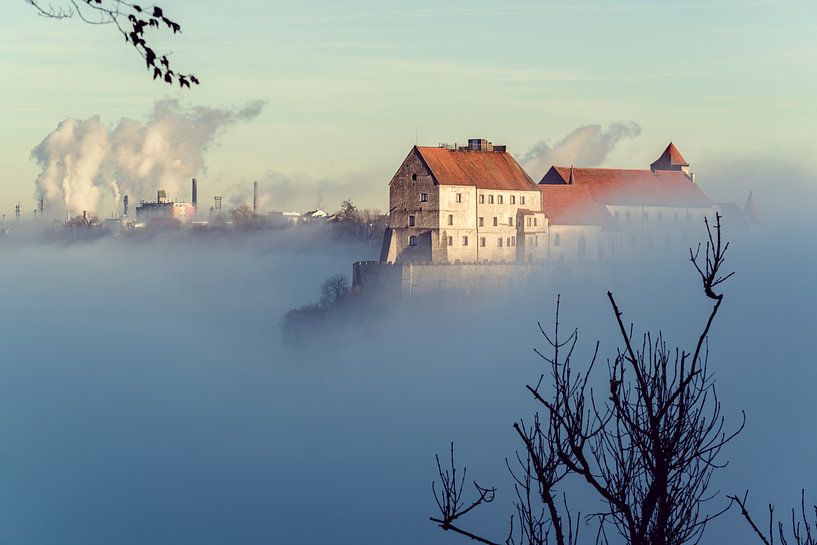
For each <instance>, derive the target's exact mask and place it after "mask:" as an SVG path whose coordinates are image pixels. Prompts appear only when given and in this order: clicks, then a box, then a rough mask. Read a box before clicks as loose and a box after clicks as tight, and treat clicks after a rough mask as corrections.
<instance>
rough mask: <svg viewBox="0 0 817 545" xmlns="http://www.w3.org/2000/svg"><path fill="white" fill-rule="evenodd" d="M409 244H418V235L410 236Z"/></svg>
mask: <svg viewBox="0 0 817 545" xmlns="http://www.w3.org/2000/svg"><path fill="white" fill-rule="evenodd" d="M409 246H417V237H416V236H414V235H411V236H410V237H409Z"/></svg>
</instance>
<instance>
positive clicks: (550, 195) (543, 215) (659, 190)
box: [380, 139, 716, 263]
mask: <svg viewBox="0 0 817 545" xmlns="http://www.w3.org/2000/svg"><path fill="white" fill-rule="evenodd" d="M714 210H716V205H715V204H714V203H712V202H711V201H710V200H709V198H708V197H707V196H706V195H705V194H704V192H703V191H702V190H701V189H700V187H698V185H697V184H695V180H694V175H693V174H690V172H689V163H687V162H686V160H684V158H683V157H682V156H681V154H680V152H679V151H678V149H677V148H676V147H675V146H674V145H673V144H669V146H667V148H666V149H665V150H664V153H662V154H661V156H660V157H659V158H658V159H657V160H656V161H654V162H653V163H652V164H651V165H650V168H649V169H644V170H632V169H602V168H574V167H572V166H552V167H551V168H550V170H548V171H547V172H546V173H545V174H544V176H543V177H542V179H541V180H540V181H539V183H538V184H537V183H534V181H533V180H532V179H531V178H530V177H529V176H528V175H527V174H526V173H525V171H524V170H523V169H522V167H521V166H520V165H519V164H518V163H517V162H516V160H515V159H514V158H513V157H512V156H511V155H510V154H509V153H508V152H507V150H506V149H505V146H494V145H492V144H491V142H488V141H487V140H483V139H471V140H469V141H468V146H466V147H459V148H448V147H422V146H415V147H414V148H412V150H411V151H410V152H409V154H408V156H407V157H406V159H405V160H404V161H403V163H402V165H400V168H399V169H398V170H397V173H396V174H395V175H394V177H393V178H392V180H391V182H390V184H389V228H388V230H387V231H386V235H385V238H384V241H383V250H382V253H381V259H380V260H381V262H384V263H400V262H415V263H418V262H422V263H502V262H504V263H510V262H541V261H604V260H613V259H621V258H625V259H626V258H633V257H638V256H639V255H640V254H642V253H643V252H647V251H655V252H660V251H661V248H662V247H663V246H667V245H672V246H675V245H674V244H672V242H674V241H677V242H681V241H682V240H681V239H684V238H688V237H689V236H690V231H693V229H692V228H691V227H692V226H695V227H699V226H700V225H702V219H703V217H704V216H706V215H712V213H713V211H714Z"/></svg>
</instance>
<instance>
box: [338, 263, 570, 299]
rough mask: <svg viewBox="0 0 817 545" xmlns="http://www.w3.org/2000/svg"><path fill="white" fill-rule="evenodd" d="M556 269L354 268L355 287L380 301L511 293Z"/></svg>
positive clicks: (501, 266) (509, 265)
mask: <svg viewBox="0 0 817 545" xmlns="http://www.w3.org/2000/svg"><path fill="white" fill-rule="evenodd" d="M553 268H554V265H550V264H541V263H539V264H521V263H493V264H490V265H488V264H476V263H465V264H457V265H453V264H452V265H448V264H431V263H396V264H391V263H378V262H376V261H358V262H357V263H355V264H354V265H353V276H352V277H353V282H352V283H353V286H354V288H355V289H359V290H361V291H362V292H364V293H367V294H370V295H374V296H377V297H395V298H396V297H417V296H421V295H425V294H430V293H436V292H448V293H454V292H460V293H466V294H471V293H474V294H476V293H481V292H485V291H497V290H507V289H509V288H511V287H513V286H517V285H519V284H521V283H524V282H527V281H529V280H530V279H532V278H534V277H541V276H542V275H543V274H547V273H549V272H551V271H552V270H553Z"/></svg>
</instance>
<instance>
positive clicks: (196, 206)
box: [191, 178, 199, 208]
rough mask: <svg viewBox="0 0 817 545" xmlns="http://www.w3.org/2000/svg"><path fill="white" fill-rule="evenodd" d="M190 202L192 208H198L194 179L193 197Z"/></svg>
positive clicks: (197, 195) (194, 180)
mask: <svg viewBox="0 0 817 545" xmlns="http://www.w3.org/2000/svg"><path fill="white" fill-rule="evenodd" d="M191 202H192V203H193V208H198V206H199V194H198V192H197V191H196V179H195V178H193V195H192V200H191Z"/></svg>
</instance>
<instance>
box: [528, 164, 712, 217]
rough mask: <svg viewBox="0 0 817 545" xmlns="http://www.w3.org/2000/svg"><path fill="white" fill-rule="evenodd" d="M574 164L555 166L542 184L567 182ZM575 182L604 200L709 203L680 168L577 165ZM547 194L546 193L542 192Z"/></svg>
mask: <svg viewBox="0 0 817 545" xmlns="http://www.w3.org/2000/svg"><path fill="white" fill-rule="evenodd" d="M570 170H571V167H562V166H553V167H550V170H548V171H547V173H546V174H545V175H544V177H543V178H542V181H540V182H539V184H540V185H568V180H569V179H570ZM573 185H575V186H579V187H581V186H584V187H587V189H588V190H589V191H590V194H591V196H592V197H593V199H594V200H595V201H596V202H598V203H602V204H619V205H632V206H677V207H708V206H711V205H712V202H711V201H710V200H709V198H708V197H707V196H706V194H704V192H703V191H702V190H701V188H700V187H698V186H697V185H696V184H695V182H693V181H692V180H691V179H690V178H689V177H688V176H687V175H686V174H684V173H683V172H681V171H678V170H657V171H655V172H653V171H650V170H629V169H609V168H574V169H573ZM543 198H544V195H543Z"/></svg>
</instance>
